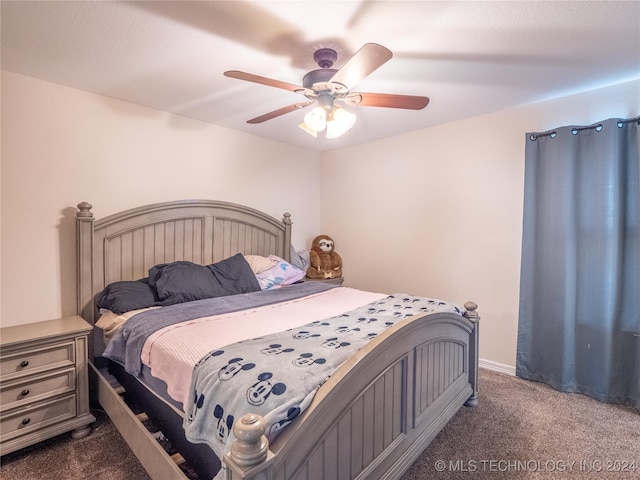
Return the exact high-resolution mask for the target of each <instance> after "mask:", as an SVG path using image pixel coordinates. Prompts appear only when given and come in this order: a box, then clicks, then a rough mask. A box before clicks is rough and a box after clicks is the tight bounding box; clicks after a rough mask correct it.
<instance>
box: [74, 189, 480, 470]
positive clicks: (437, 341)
mask: <svg viewBox="0 0 640 480" xmlns="http://www.w3.org/2000/svg"><path fill="white" fill-rule="evenodd" d="M91 208H92V207H91V205H90V204H88V203H86V202H83V203H80V204H79V205H78V211H77V213H76V227H77V287H78V292H77V293H78V306H77V310H78V313H79V314H80V315H81V316H82V317H83V318H85V319H86V320H87V321H89V322H90V323H91V324H94V323H95V321H96V319H97V316H98V312H97V310H96V307H95V305H94V297H95V295H96V294H97V293H99V292H100V291H101V290H102V289H103V288H104V287H105V286H106V285H108V284H109V283H111V282H114V281H118V280H135V279H138V278H142V277H144V276H146V274H147V270H148V269H149V268H151V267H152V266H154V265H156V264H159V263H165V262H170V261H176V260H189V261H192V262H195V263H199V264H204V265H206V264H210V263H213V262H216V261H219V260H222V259H224V258H227V257H229V256H231V255H234V254H236V253H244V254H255V255H265V256H266V255H268V254H275V255H278V256H280V257H282V258H284V259H285V260H289V258H290V245H291V218H290V215H289V214H288V213H286V214H284V217H283V219H282V220H281V221H279V220H277V219H275V218H273V217H271V216H269V215H266V214H264V213H262V212H259V211H258V210H255V209H252V208H249V207H245V206H241V205H237V204H232V203H228V202H218V201H209V200H183V201H176V202H166V203H159V204H154V205H149V206H145V207H140V208H135V209H131V210H127V211H124V212H121V213H118V214H115V215H111V216H109V217H106V218H104V219H101V220H94V217H93V213H92V212H91ZM465 308H466V309H467V312H466V314H465V317H460V316H459V315H454V314H450V313H438V314H432V315H428V316H414V317H410V318H408V319H406V320H405V321H404V322H402V324H401V325H398V326H396V327H393V328H390V329H388V330H387V331H386V332H385V333H384V334H382V335H380V336H378V337H377V338H376V339H375V340H373V341H371V342H370V343H369V344H367V346H366V347H365V348H363V349H361V350H360V351H359V352H358V353H357V355H356V356H355V357H353V358H351V359H350V360H349V361H347V362H346V363H345V364H343V365H342V366H341V367H340V368H339V369H338V370H337V371H336V372H335V373H334V374H333V375H332V376H331V377H330V378H329V380H328V381H327V382H326V383H325V384H324V385H323V386H322V387H321V388H320V390H319V391H318V393H317V394H316V396H315V398H314V400H313V402H312V404H311V406H310V408H309V409H308V410H306V411H305V413H304V414H303V415H301V416H300V417H299V418H297V419H296V420H295V421H294V422H293V423H292V424H291V425H290V426H288V427H287V428H286V429H285V430H284V431H283V432H282V433H281V434H280V436H279V437H278V438H277V439H276V440H275V441H274V442H273V443H272V444H269V443H268V442H267V441H266V438H265V437H264V436H263V433H264V430H263V428H264V427H263V420H262V419H261V417H259V416H257V415H245V416H244V417H242V418H241V419H239V420H238V421H236V425H235V426H234V433H235V436H236V438H237V440H236V441H235V442H234V444H233V445H232V448H231V452H230V453H229V454H227V455H226V456H225V458H224V459H222V461H223V462H224V463H225V464H226V465H227V479H228V480H239V479H246V480H254V479H256V480H257V479H273V480H311V479H397V478H399V477H400V476H401V475H402V474H403V473H404V471H405V470H406V469H407V468H409V466H410V465H411V464H412V463H413V462H414V461H415V460H416V458H417V457H418V456H419V455H420V453H421V452H422V451H423V450H424V449H425V448H426V447H427V445H428V444H429V443H430V442H431V440H432V439H433V438H434V437H435V436H436V435H437V434H438V432H440V430H441V429H442V428H443V427H444V426H445V425H446V424H447V422H448V421H449V420H450V419H451V418H452V417H453V416H454V415H455V413H456V412H457V411H458V410H459V409H460V408H461V407H462V405H465V404H466V405H469V406H473V405H476V404H477V383H478V320H479V317H478V314H477V312H476V308H477V306H476V305H475V304H474V303H473V302H467V303H466V304H465ZM94 337H95V338H94V342H92V349H91V353H90V360H92V359H93V358H94V357H98V356H99V355H100V353H101V352H102V351H103V345H102V338H101V336H100V335H99V334H98V335H95V336H94ZM91 367H92V370H93V374H94V375H93V383H92V394H93V395H94V396H95V397H96V398H97V400H98V401H99V402H100V404H101V405H102V407H103V408H104V410H105V411H106V412H107V414H108V415H109V417H110V418H111V420H112V421H113V423H114V424H115V426H116V427H117V428H118V430H119V431H120V432H121V433H122V435H123V437H124V438H125V440H126V441H127V442H128V444H129V446H130V448H131V449H132V450H133V452H134V453H135V454H136V456H137V457H138V459H139V460H140V462H141V463H142V465H143V466H144V467H145V469H146V470H147V471H148V473H149V475H150V476H151V477H152V478H153V479H154V480H170V479H176V478H184V475H183V473H182V471H181V470H180V468H179V467H178V466H177V465H176V464H175V462H174V461H173V460H172V459H171V458H170V457H169V456H168V455H167V454H166V453H165V452H164V450H163V449H162V448H161V447H160V445H159V444H158V442H157V441H156V440H155V438H154V437H153V436H151V434H149V432H148V431H147V430H146V428H145V427H144V426H143V425H142V423H140V422H139V420H138V418H137V417H136V416H135V415H134V414H133V413H132V412H131V411H130V410H129V408H128V407H127V406H126V404H125V402H124V401H123V400H122V399H121V397H120V395H119V392H118V390H117V388H114V386H113V385H112V382H111V381H110V380H109V379H108V378H106V377H105V375H103V373H102V372H101V371H100V370H99V369H98V368H96V366H95V365H94V363H93V362H92V363H91Z"/></svg>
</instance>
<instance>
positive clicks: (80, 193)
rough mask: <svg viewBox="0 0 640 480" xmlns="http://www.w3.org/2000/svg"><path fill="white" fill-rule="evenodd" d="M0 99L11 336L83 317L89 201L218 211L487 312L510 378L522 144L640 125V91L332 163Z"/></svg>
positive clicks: (63, 100)
mask: <svg viewBox="0 0 640 480" xmlns="http://www.w3.org/2000/svg"><path fill="white" fill-rule="evenodd" d="M1 86H2V158H1V169H2V170H1V203H0V206H1V208H2V219H1V220H2V222H1V227H0V228H1V230H0V232H1V240H0V248H1V249H2V250H1V255H0V266H1V268H2V271H1V286H2V290H1V294H2V295H1V304H0V305H1V313H2V315H1V317H0V320H1V322H2V325H13V324H20V323H28V322H33V321H38V320H42V319H46V318H52V317H56V316H58V315H60V314H69V313H73V312H74V310H75V263H74V262H75V259H74V241H75V239H74V222H73V214H74V208H73V207H74V206H75V205H76V204H77V203H78V202H80V201H83V200H86V201H89V202H90V203H92V204H93V205H94V212H95V215H96V217H98V218H100V217H103V216H105V215H108V214H111V213H113V212H117V211H120V210H122V209H125V208H130V207H134V206H138V205H141V204H146V203H154V202H159V201H166V200H174V199H180V198H210V199H220V200H228V201H233V202H237V203H242V204H246V205H250V206H253V207H255V208H258V209H261V210H264V211H266V212H268V213H270V214H271V215H273V216H275V217H280V216H281V215H282V213H283V212H284V211H291V213H292V215H293V220H294V229H293V231H294V237H293V241H294V245H295V246H296V248H297V249H306V248H308V247H309V245H310V241H311V238H312V237H313V236H314V235H316V234H317V233H328V234H330V235H332V236H333V237H334V239H335V240H336V242H337V251H338V252H339V253H340V254H341V255H342V256H343V258H344V263H345V268H344V271H345V277H346V284H347V285H350V286H355V287H358V288H363V289H369V290H377V291H382V292H387V293H391V292H408V293H415V294H419V295H427V296H433V297H440V298H445V299H451V300H454V301H457V302H460V303H462V302H464V301H465V300H468V299H473V300H475V301H476V302H477V303H478V304H479V305H480V312H481V314H482V317H483V319H482V334H481V351H480V356H481V357H482V358H483V359H484V360H486V361H488V362H495V363H496V364H498V365H504V366H513V365H514V364H515V350H516V335H517V315H518V295H519V291H518V288H519V274H520V245H521V227H522V197H523V172H524V145H525V133H526V132H529V131H543V130H546V129H551V128H554V127H559V126H562V125H570V124H579V125H584V124H589V123H592V122H596V121H598V120H602V119H604V118H609V117H631V116H634V115H638V113H640V112H638V105H640V82H637V81H636V82H632V83H627V84H622V85H618V86H614V87H609V88H606V89H600V90H595V91H592V92H588V93H585V94H581V95H575V96H567V97H563V98H560V99H555V100H550V101H547V102H543V103H539V104H535V105H529V106H524V107H520V108H516V109H512V110H508V111H504V112H498V113H493V114H488V115H485V116H481V117H475V118H471V119H468V120H463V121H459V122H454V123H450V124H446V125H441V126H437V127H432V128H428V129H424V130H420V131H416V132H413V133H409V134H406V135H401V136H397V137H392V138H388V139H383V140H380V141H378V142H373V143H369V144H364V145H359V146H355V147H351V148H345V149H341V150H337V151H333V152H325V153H323V154H319V153H314V152H308V151H305V150H302V149H299V148H295V147H290V146H287V145H284V144H282V143H277V142H271V141H267V140H264V139H261V138H259V137H255V136H251V135H247V134H244V133H241V132H236V131H233V130H228V129H224V128H220V127H216V126H213V125H209V124H205V123H202V122H197V121H193V120H189V119H186V118H182V117H178V116H175V115H171V114H168V113H164V112H159V111H156V110H151V109H147V108H143V107H140V106H137V105H132V104H128V103H125V102H120V101H117V100H113V99H110V98H106V97H102V96H99V95H94V94H91V93H87V92H82V91H79V90H74V89H71V88H66V87H62V86H59V85H55V84H51V83H48V82H42V81H39V80H36V79H33V78H30V77H24V76H21V75H16V74H13V73H9V72H3V73H2V83H1ZM435 100H436V99H434V101H435ZM425 114H428V110H425Z"/></svg>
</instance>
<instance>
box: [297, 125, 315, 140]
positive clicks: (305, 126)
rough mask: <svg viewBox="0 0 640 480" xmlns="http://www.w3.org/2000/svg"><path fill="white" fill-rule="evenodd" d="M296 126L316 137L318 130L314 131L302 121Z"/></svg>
mask: <svg viewBox="0 0 640 480" xmlns="http://www.w3.org/2000/svg"><path fill="white" fill-rule="evenodd" d="M298 127H300V128H301V129H302V130H304V131H305V132H307V133H308V134H309V135H311V136H312V137H315V138H318V132H316V131H315V130H311V129H310V128H309V127H308V126H307V124H306V123H304V122H302V123H301V124H300V125H298Z"/></svg>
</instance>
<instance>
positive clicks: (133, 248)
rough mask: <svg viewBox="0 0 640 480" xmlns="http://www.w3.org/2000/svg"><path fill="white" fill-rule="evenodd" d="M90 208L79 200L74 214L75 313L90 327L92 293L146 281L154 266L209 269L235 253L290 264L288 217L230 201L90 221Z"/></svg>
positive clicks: (164, 206)
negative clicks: (187, 263)
mask: <svg viewBox="0 0 640 480" xmlns="http://www.w3.org/2000/svg"><path fill="white" fill-rule="evenodd" d="M91 208H92V206H91V205H90V204H89V203H86V202H82V203H80V204H78V211H77V212H76V242H77V296H78V304H77V312H78V314H79V315H81V316H82V317H83V318H84V319H85V320H87V321H88V322H90V323H91V324H93V323H95V320H96V318H97V311H96V308H95V306H94V297H95V295H96V294H97V293H99V292H101V291H102V290H103V289H104V287H105V286H106V285H108V284H109V283H112V282H115V281H118V280H136V279H139V278H143V277H146V276H147V271H148V270H149V268H151V267H153V266H154V265H157V264H159V263H167V262H173V261H176V260H189V261H191V262H194V263H198V264H201V265H208V264H210V263H214V262H217V261H220V260H223V259H225V258H227V257H230V256H232V255H235V254H236V253H244V254H247V255H263V256H267V255H269V254H274V255H278V256H279V257H281V258H284V259H285V260H287V261H289V260H290V245H291V215H290V214H289V213H285V214H284V216H283V219H282V220H281V221H280V220H277V219H275V218H274V217H272V216H270V215H267V214H265V213H263V212H260V211H258V210H255V209H253V208H250V207H246V206H243V205H237V204H234V203H229V202H220V201H214V200H179V201H173V202H164V203H156V204H153V205H146V206H143V207H138V208H133V209H130V210H126V211H123V212H120V213H116V214H114V215H110V216H108V217H105V218H102V219H100V220H95V219H94V217H93V213H92V212H91Z"/></svg>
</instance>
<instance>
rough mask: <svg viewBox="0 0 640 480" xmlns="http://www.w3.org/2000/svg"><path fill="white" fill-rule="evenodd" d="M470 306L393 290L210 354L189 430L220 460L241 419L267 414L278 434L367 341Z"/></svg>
mask: <svg viewBox="0 0 640 480" xmlns="http://www.w3.org/2000/svg"><path fill="white" fill-rule="evenodd" d="M443 311H447V312H455V313H458V314H460V315H462V313H463V312H464V309H462V308H461V307H459V306H458V305H455V304H452V303H447V302H442V301H439V300H434V299H429V298H423V297H416V296H411V295H405V294H395V295H390V296H388V297H386V298H382V299H381V300H378V301H374V302H372V303H369V304H367V305H364V306H361V307H358V308H356V309H353V310H350V311H348V312H346V313H343V314H341V315H337V316H334V317H331V318H328V319H326V320H321V321H314V322H312V323H309V324H306V325H304V326H302V327H297V328H292V329H289V330H286V331H283V332H280V333H275V334H271V335H267V336H264V337H261V338H254V339H251V340H245V341H241V342H238V343H234V344H232V345H229V346H226V347H224V348H220V349H216V350H214V351H211V352H210V353H208V354H207V355H205V356H204V357H203V358H202V359H201V360H200V361H199V362H198V363H197V365H196V366H195V368H194V370H193V375H192V379H191V387H190V392H191V399H190V401H191V403H190V404H188V403H187V402H186V401H185V404H184V407H185V413H186V414H185V417H184V425H183V426H184V430H185V433H186V437H187V439H188V440H189V441H191V442H194V443H206V444H208V445H209V446H210V447H211V448H212V449H213V451H214V452H215V453H216V454H217V455H218V457H219V458H222V456H223V454H224V453H225V452H226V451H227V449H228V448H230V446H231V442H232V436H233V434H232V427H233V423H234V421H235V419H239V418H240V417H242V415H244V414H246V413H256V414H260V415H261V416H263V417H264V418H265V420H266V422H267V432H266V435H267V437H268V438H269V440H273V439H274V438H275V436H276V435H277V434H278V432H279V431H280V430H281V429H282V428H283V427H285V426H286V425H287V424H289V423H290V422H291V421H292V420H293V419H294V418H296V417H297V416H298V415H300V414H301V413H302V412H303V411H304V410H305V409H306V408H307V407H308V406H309V404H310V403H311V401H312V399H313V396H314V394H315V393H316V391H317V390H318V388H319V387H320V386H321V385H322V384H323V383H324V382H325V381H326V379H327V378H328V377H329V376H330V375H331V373H332V372H333V371H334V370H335V369H337V368H338V367H339V366H340V365H341V364H342V363H343V362H344V361H346V360H347V359H348V358H349V357H351V356H352V355H353V354H354V353H355V352H356V351H357V350H359V349H360V348H362V347H363V346H364V345H365V344H366V343H367V342H369V341H371V340H372V339H373V338H375V337H376V336H378V335H379V334H381V333H382V332H384V331H385V330H386V329H388V328H390V327H393V326H394V325H395V324H396V323H398V322H400V321H402V320H403V319H405V318H407V317H410V316H413V315H417V314H425V313H435V312H443Z"/></svg>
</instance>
